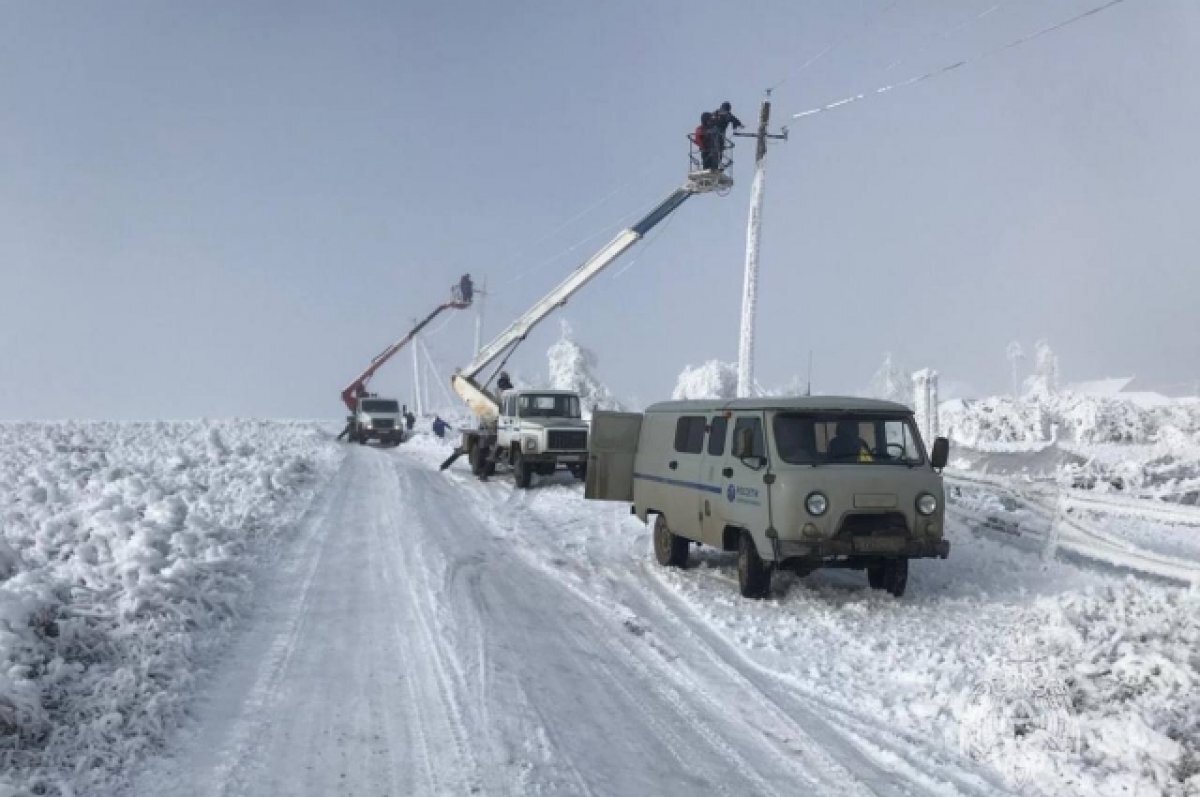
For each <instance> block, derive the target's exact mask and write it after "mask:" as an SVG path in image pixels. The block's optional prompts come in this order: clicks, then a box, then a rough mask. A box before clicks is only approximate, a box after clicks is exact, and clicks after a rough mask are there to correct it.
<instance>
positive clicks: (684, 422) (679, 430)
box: [675, 415, 706, 454]
mask: <svg viewBox="0 0 1200 797" xmlns="http://www.w3.org/2000/svg"><path fill="white" fill-rule="evenodd" d="M705 426H706V424H705V422H704V417H703V416H701V415H685V416H683V417H682V418H680V419H679V420H678V421H676V422H675V450H676V451H678V452H679V453H681V454H699V453H700V452H701V451H703V450H704V427H705Z"/></svg>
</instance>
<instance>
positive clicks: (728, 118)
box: [712, 101, 743, 162]
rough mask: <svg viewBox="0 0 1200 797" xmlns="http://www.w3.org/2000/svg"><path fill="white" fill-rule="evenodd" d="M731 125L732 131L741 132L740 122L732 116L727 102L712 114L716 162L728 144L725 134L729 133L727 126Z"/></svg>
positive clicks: (731, 110) (730, 107)
mask: <svg viewBox="0 0 1200 797" xmlns="http://www.w3.org/2000/svg"><path fill="white" fill-rule="evenodd" d="M730 125H733V129H734V130H741V129H742V127H743V125H742V120H740V119H738V118H737V117H736V116H734V115H733V106H732V105H730V104H729V102H728V101H726V102H723V103H721V107H720V108H718V109H717V110H716V111H714V112H713V115H712V126H713V138H714V139H715V142H714V145H715V147H716V150H717V160H718V162H720V158H721V155H722V154H723V153H724V152H725V148H726V146H728V142H727V141H726V138H725V134H726V133H728V132H729V126H730Z"/></svg>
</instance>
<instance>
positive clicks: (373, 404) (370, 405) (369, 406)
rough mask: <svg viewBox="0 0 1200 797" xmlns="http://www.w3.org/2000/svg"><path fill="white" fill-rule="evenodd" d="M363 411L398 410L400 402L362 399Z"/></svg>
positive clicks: (393, 411) (394, 411)
mask: <svg viewBox="0 0 1200 797" xmlns="http://www.w3.org/2000/svg"><path fill="white" fill-rule="evenodd" d="M362 411H363V412H392V413H398V412H400V404H399V402H396V401H391V400H388V399H363V403H362Z"/></svg>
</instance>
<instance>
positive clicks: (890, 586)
mask: <svg viewBox="0 0 1200 797" xmlns="http://www.w3.org/2000/svg"><path fill="white" fill-rule="evenodd" d="M907 586H908V560H907V559H888V560H887V562H885V563H884V565H883V588H884V589H886V590H887V591H888V592H890V593H892V595H894V596H896V597H897V598H899V597H900V596H901V595H903V594H904V588H905V587H907Z"/></svg>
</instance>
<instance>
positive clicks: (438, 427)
mask: <svg viewBox="0 0 1200 797" xmlns="http://www.w3.org/2000/svg"><path fill="white" fill-rule="evenodd" d="M449 427H450V424H448V423H446V422H445V421H443V420H442V416H440V415H434V416H433V433H434V434H435V435H437V436H438V439H439V440H442V439H445V437H446V429H448V428H449Z"/></svg>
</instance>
